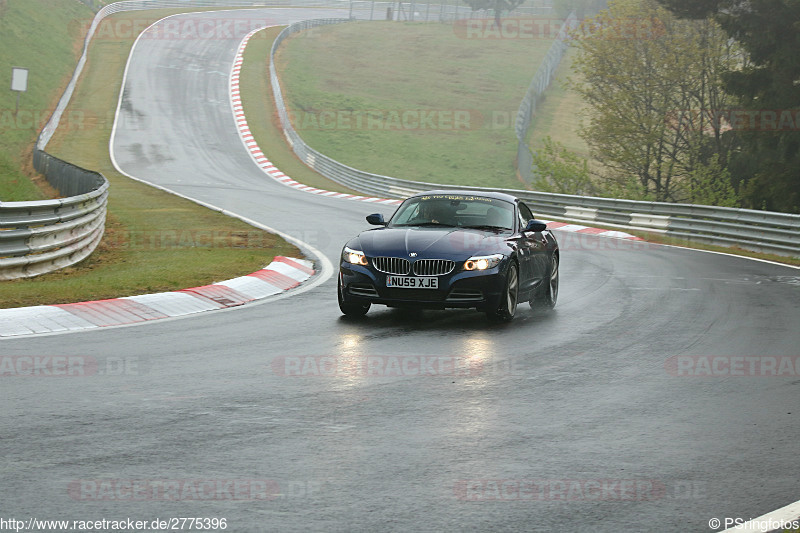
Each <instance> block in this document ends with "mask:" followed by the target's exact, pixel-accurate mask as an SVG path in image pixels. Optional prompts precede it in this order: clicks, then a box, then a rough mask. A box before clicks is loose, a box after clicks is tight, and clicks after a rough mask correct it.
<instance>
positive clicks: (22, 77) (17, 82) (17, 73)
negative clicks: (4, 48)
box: [11, 67, 28, 92]
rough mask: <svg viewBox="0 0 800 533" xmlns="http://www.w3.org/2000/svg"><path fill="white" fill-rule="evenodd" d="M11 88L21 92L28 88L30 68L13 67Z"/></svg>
mask: <svg viewBox="0 0 800 533" xmlns="http://www.w3.org/2000/svg"><path fill="white" fill-rule="evenodd" d="M11 90H12V91H19V92H25V91H27V90H28V69H26V68H21V67H11Z"/></svg>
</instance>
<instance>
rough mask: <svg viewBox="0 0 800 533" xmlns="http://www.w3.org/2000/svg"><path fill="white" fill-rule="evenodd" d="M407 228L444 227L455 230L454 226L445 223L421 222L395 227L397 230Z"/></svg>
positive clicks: (396, 225)
mask: <svg viewBox="0 0 800 533" xmlns="http://www.w3.org/2000/svg"><path fill="white" fill-rule="evenodd" d="M406 226H412V227H419V228H422V227H429V226H444V227H446V228H454V227H455V226H454V225H453V224H445V223H444V222H420V223H418V224H395V225H394V227H396V228H399V227H406Z"/></svg>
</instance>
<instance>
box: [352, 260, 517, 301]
mask: <svg viewBox="0 0 800 533" xmlns="http://www.w3.org/2000/svg"><path fill="white" fill-rule="evenodd" d="M508 263H509V262H508V261H503V262H502V263H500V264H499V265H498V266H496V267H494V268H491V269H488V270H485V271H475V270H473V271H466V270H456V271H454V272H451V273H450V274H446V275H443V276H436V277H437V278H438V279H439V288H438V289H409V288H392V287H387V286H386V278H387V276H388V274H384V273H382V272H378V271H376V270H374V269H373V268H372V267H371V266H361V265H353V264H350V263H346V262H342V263H341V264H340V267H339V282H340V285H341V287H342V298H343V299H344V300H345V301H346V302H353V303H374V304H383V305H387V306H389V307H419V308H425V309H446V308H476V309H479V310H486V309H497V308H498V307H499V306H500V300H501V298H502V297H503V295H504V294H505V283H506V272H507V270H508Z"/></svg>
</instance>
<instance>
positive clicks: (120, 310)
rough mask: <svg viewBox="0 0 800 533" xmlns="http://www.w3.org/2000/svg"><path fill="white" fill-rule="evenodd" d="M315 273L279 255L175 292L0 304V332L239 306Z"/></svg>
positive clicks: (78, 327)
mask: <svg viewBox="0 0 800 533" xmlns="http://www.w3.org/2000/svg"><path fill="white" fill-rule="evenodd" d="M314 273H315V271H314V268H313V263H312V262H311V261H307V260H305V259H292V258H289V257H282V256H278V257H275V260H274V261H273V262H272V263H270V264H269V265H268V266H267V267H265V268H263V269H261V270H258V271H257V272H253V273H252V274H248V275H247V276H241V277H238V278H233V279H229V280H226V281H221V282H219V283H214V284H212V285H205V286H203V287H193V288H190V289H183V290H179V291H174V292H162V293H157V294H143V295H141V296H127V297H124V298H113V299H110V300H98V301H93V302H81V303H72V304H59V305H38V306H35V307H19V308H13V309H0V337H16V336H20V335H32V334H37V333H56V332H65V331H77V330H83V329H93V328H102V327H109V326H123V325H128V324H137V323H141V322H148V321H151V320H158V319H162V318H170V317H179V316H185V315H191V314H194V313H201V312H203V311H214V310H218V309H226V308H229V307H236V306H239V305H243V304H246V303H248V302H252V301H255V300H259V299H262V298H266V297H268V296H273V295H275V294H279V293H282V292H284V291H286V290H289V289H292V288H294V287H297V286H298V285H300V283H302V282H303V281H306V280H307V279H309V278H310V277H311V276H313V275H314Z"/></svg>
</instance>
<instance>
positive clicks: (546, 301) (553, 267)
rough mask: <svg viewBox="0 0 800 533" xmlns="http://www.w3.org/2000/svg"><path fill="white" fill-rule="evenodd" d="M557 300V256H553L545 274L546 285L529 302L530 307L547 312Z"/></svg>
mask: <svg viewBox="0 0 800 533" xmlns="http://www.w3.org/2000/svg"><path fill="white" fill-rule="evenodd" d="M557 300H558V255H557V254H553V255H552V258H551V259H550V269H549V272H548V273H547V283H545V284H544V287H542V290H541V292H540V293H539V294H538V295H537V296H535V297H534V299H532V300H531V302H530V304H531V307H532V308H534V309H540V310H543V311H549V310H550V309H553V308H554V307H555V306H556V301H557Z"/></svg>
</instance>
